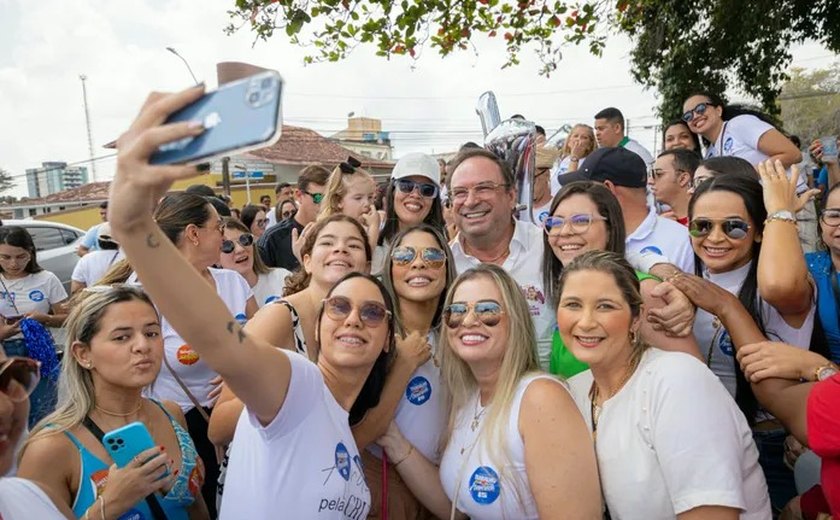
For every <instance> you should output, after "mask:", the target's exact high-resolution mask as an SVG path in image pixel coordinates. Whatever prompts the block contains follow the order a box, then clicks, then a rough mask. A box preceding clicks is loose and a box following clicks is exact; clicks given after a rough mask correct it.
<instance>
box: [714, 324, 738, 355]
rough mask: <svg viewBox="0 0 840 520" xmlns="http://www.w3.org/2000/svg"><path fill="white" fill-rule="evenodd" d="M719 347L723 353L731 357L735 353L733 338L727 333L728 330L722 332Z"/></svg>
mask: <svg viewBox="0 0 840 520" xmlns="http://www.w3.org/2000/svg"><path fill="white" fill-rule="evenodd" d="M718 347H720V351H721V352H723V353H724V354H726V355H727V356H730V357H731V356H732V354H733V353H734V352H735V349H734V348H733V346H732V338H731V337H730V336H729V332H727V331H726V329H723V330H722V331H720V338H718Z"/></svg>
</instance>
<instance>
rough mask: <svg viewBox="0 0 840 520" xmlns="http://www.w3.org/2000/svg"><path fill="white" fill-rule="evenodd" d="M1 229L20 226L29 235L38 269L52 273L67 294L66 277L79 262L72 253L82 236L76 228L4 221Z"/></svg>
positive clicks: (82, 233) (55, 223)
mask: <svg viewBox="0 0 840 520" xmlns="http://www.w3.org/2000/svg"><path fill="white" fill-rule="evenodd" d="M3 225H4V226H20V227H22V228H24V229H26V230H27V231H28V232H29V234H30V235H32V241H33V242H35V250H36V251H37V259H38V265H40V266H41V267H43V268H44V269H46V270H47V271H51V272H53V273H54V274H55V275H56V276H58V279H59V280H61V283H62V285H64V289H65V290H66V291H67V294H70V276H71V275H72V274H73V268H74V267H76V262H78V261H79V255H77V254H76V249H77V248H78V246H79V242H80V241H81V239H82V237H84V236H85V232H84V231H82V230H81V229H79V228H75V227H73V226H68V225H67V224H60V223H58V222H49V221H46V220H7V219H3Z"/></svg>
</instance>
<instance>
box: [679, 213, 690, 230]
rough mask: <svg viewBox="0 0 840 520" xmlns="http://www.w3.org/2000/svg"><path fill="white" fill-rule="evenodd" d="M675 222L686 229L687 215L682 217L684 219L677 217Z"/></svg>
mask: <svg viewBox="0 0 840 520" xmlns="http://www.w3.org/2000/svg"><path fill="white" fill-rule="evenodd" d="M677 222H679V223H680V224H682V225H683V226H686V227H688V215H686V216H684V217H678V218H677Z"/></svg>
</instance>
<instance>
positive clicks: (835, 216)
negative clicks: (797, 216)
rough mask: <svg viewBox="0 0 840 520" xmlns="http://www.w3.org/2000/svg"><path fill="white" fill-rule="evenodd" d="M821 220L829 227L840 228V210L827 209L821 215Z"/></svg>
mask: <svg viewBox="0 0 840 520" xmlns="http://www.w3.org/2000/svg"><path fill="white" fill-rule="evenodd" d="M820 220H821V221H822V223H823V224H825V225H826V226H828V227H837V226H840V209H837V208H826V209H824V210H823V212H822V214H820Z"/></svg>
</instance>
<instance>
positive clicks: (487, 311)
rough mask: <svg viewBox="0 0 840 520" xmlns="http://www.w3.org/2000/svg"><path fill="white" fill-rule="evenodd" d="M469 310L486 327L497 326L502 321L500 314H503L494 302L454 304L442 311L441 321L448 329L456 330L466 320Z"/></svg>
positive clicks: (499, 305)
mask: <svg viewBox="0 0 840 520" xmlns="http://www.w3.org/2000/svg"><path fill="white" fill-rule="evenodd" d="M470 310H472V311H473V312H474V313H475V317H476V318H478V320H479V321H480V322H481V323H483V324H484V325H486V326H487V327H495V326H496V325H498V324H499V322H500V321H502V314H504V312H505V311H503V310H502V306H501V304H500V303H499V302H497V301H496V300H478V301H477V302H474V303H465V302H455V303H451V304H450V305H449V306H448V307H447V308H446V309H444V311H443V321H444V323H446V326H447V327H449V328H450V329H457V328H458V327H460V326H461V325H462V324H463V323H464V320H466V319H467V315H468V314H469V313H470Z"/></svg>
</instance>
